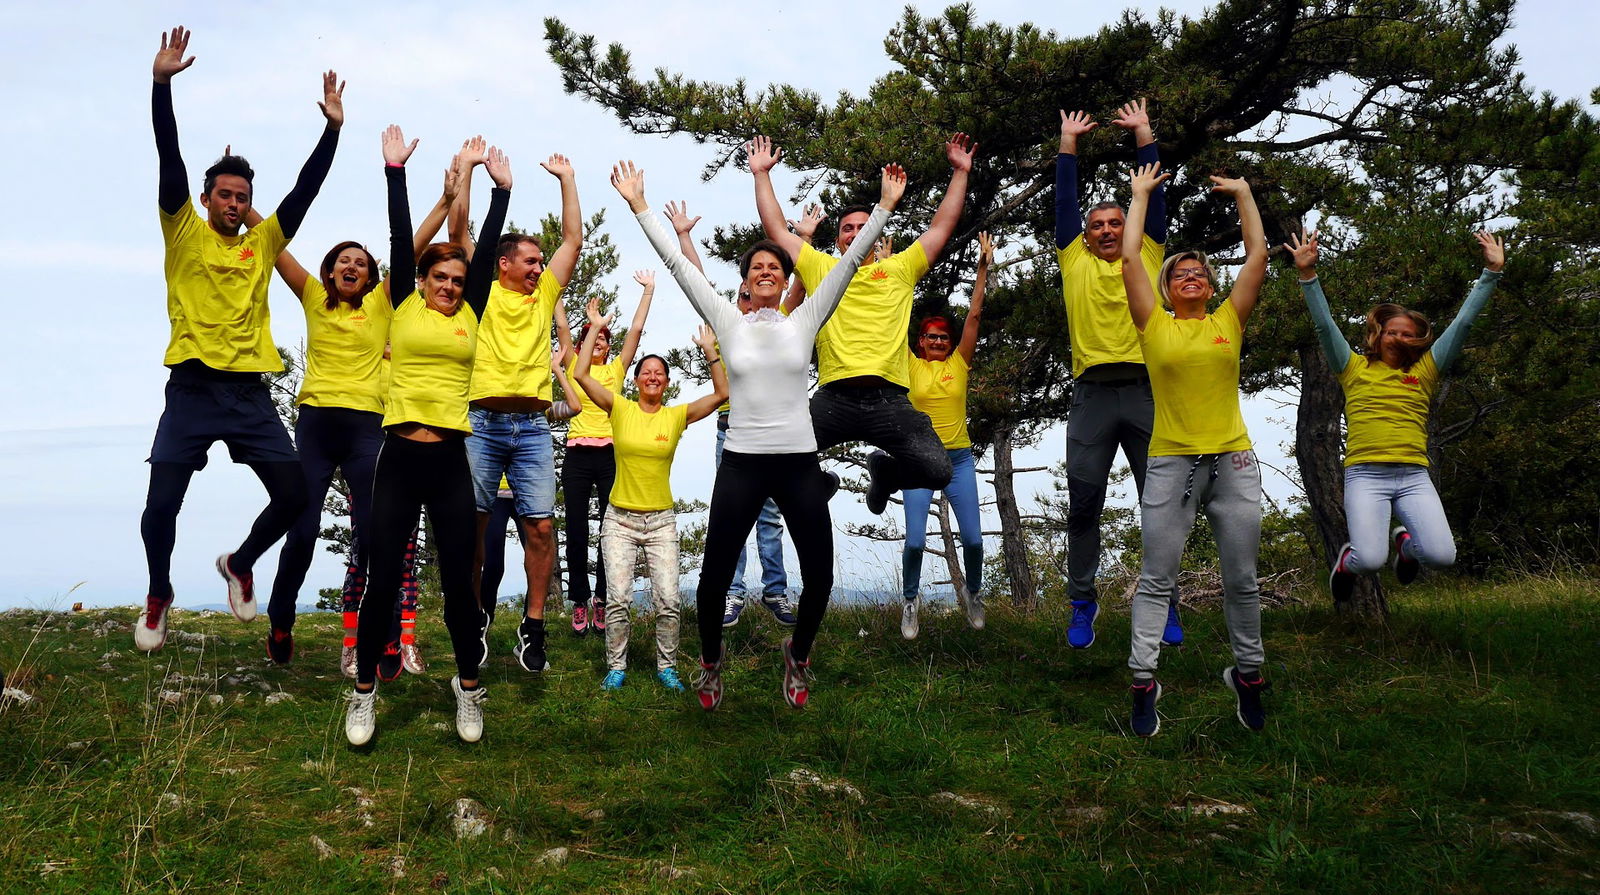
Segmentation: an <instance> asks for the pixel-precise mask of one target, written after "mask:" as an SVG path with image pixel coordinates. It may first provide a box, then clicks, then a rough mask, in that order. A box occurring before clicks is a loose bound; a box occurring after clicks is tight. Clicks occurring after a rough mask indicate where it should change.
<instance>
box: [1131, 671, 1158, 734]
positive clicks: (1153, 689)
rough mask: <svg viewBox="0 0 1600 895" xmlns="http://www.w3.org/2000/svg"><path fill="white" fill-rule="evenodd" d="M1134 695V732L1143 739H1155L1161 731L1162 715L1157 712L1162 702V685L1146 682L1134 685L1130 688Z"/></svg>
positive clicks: (1132, 718)
mask: <svg viewBox="0 0 1600 895" xmlns="http://www.w3.org/2000/svg"><path fill="white" fill-rule="evenodd" d="M1129 692H1131V693H1132V694H1133V714H1132V717H1131V719H1130V720H1131V721H1132V722H1133V732H1134V733H1136V734H1138V735H1139V736H1142V737H1153V736H1155V735H1156V731H1158V730H1160V729H1161V715H1160V714H1159V713H1157V712H1156V703H1157V702H1160V701H1161V685H1160V684H1158V683H1156V682H1155V681H1145V682H1144V683H1142V684H1134V685H1133V686H1132V687H1130V688H1129Z"/></svg>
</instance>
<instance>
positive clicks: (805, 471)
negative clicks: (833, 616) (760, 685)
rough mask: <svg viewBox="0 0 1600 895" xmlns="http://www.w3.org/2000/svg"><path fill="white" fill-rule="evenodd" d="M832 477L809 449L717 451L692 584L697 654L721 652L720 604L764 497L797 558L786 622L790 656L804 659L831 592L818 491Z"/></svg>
mask: <svg viewBox="0 0 1600 895" xmlns="http://www.w3.org/2000/svg"><path fill="white" fill-rule="evenodd" d="M832 490H833V488H832V483H831V482H829V481H828V477H827V476H825V475H823V473H822V467H821V466H819V465H817V455H816V454H815V453H813V452H809V451H808V452H806V453H803V454H740V453H736V452H734V451H729V450H725V451H723V452H722V464H721V465H720V466H718V467H717V480H716V484H715V485H714V486H713V487H712V489H711V512H710V514H709V519H708V521H707V523H706V552H705V558H704V559H703V560H702V562H701V567H700V583H699V585H698V586H697V587H696V588H695V593H696V596H695V601H696V605H697V607H698V612H699V616H700V618H699V624H700V655H701V656H702V657H704V658H705V659H707V660H711V659H713V658H721V656H722V614H723V612H724V611H726V609H727V602H728V585H729V584H730V583H731V582H732V581H733V564H734V563H735V562H736V561H737V560H738V558H739V553H740V552H741V551H743V550H744V542H745V540H746V539H747V538H749V537H750V529H752V528H754V527H755V524H756V517H757V516H759V515H760V514H761V505H762V504H764V503H766V501H767V499H768V498H771V499H772V500H773V501H774V502H776V503H777V504H778V511H779V512H780V513H782V514H783V521H784V522H786V523H788V525H789V537H790V538H792V539H793V540H794V549H795V553H796V554H798V555H799V558H800V580H801V581H802V582H803V584H802V586H801V589H800V610H799V613H798V615H799V620H798V622H797V623H796V624H795V627H794V647H793V655H794V657H795V658H796V659H800V660H804V659H805V658H807V657H808V656H810V655H811V644H812V642H813V641H815V640H816V639H817V629H818V628H820V627H822V616H823V614H824V613H826V612H827V611H828V596H829V594H830V593H831V592H832V591H833V520H832V519H831V518H830V517H829V515H828V501H827V500H826V499H824V497H825V495H828V494H830V493H832Z"/></svg>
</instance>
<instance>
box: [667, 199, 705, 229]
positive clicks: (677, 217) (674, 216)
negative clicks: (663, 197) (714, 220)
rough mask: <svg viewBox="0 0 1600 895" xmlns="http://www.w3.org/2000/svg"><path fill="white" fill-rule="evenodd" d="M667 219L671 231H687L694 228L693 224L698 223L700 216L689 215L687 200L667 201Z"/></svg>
mask: <svg viewBox="0 0 1600 895" xmlns="http://www.w3.org/2000/svg"><path fill="white" fill-rule="evenodd" d="M667 221H668V222H670V223H671V224H672V230H673V232H675V233H688V232H689V231H690V230H693V229H694V225H695V224H698V223H700V216H699V215H695V216H694V217H693V218H691V217H689V203H687V202H668V203H667Z"/></svg>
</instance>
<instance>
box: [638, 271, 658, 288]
mask: <svg viewBox="0 0 1600 895" xmlns="http://www.w3.org/2000/svg"><path fill="white" fill-rule="evenodd" d="M633 281H634V282H635V283H638V284H639V285H641V286H643V287H644V288H645V289H654V288H656V272H655V271H653V270H636V271H634V272H633Z"/></svg>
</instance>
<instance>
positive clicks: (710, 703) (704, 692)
mask: <svg viewBox="0 0 1600 895" xmlns="http://www.w3.org/2000/svg"><path fill="white" fill-rule="evenodd" d="M694 689H695V693H696V695H698V696H699V697H700V707H701V708H703V709H705V710H706V711H708V712H714V711H716V710H717V706H719V705H722V663H721V662H707V661H705V660H704V659H702V660H700V674H699V675H698V676H696V677H695V679H694Z"/></svg>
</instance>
